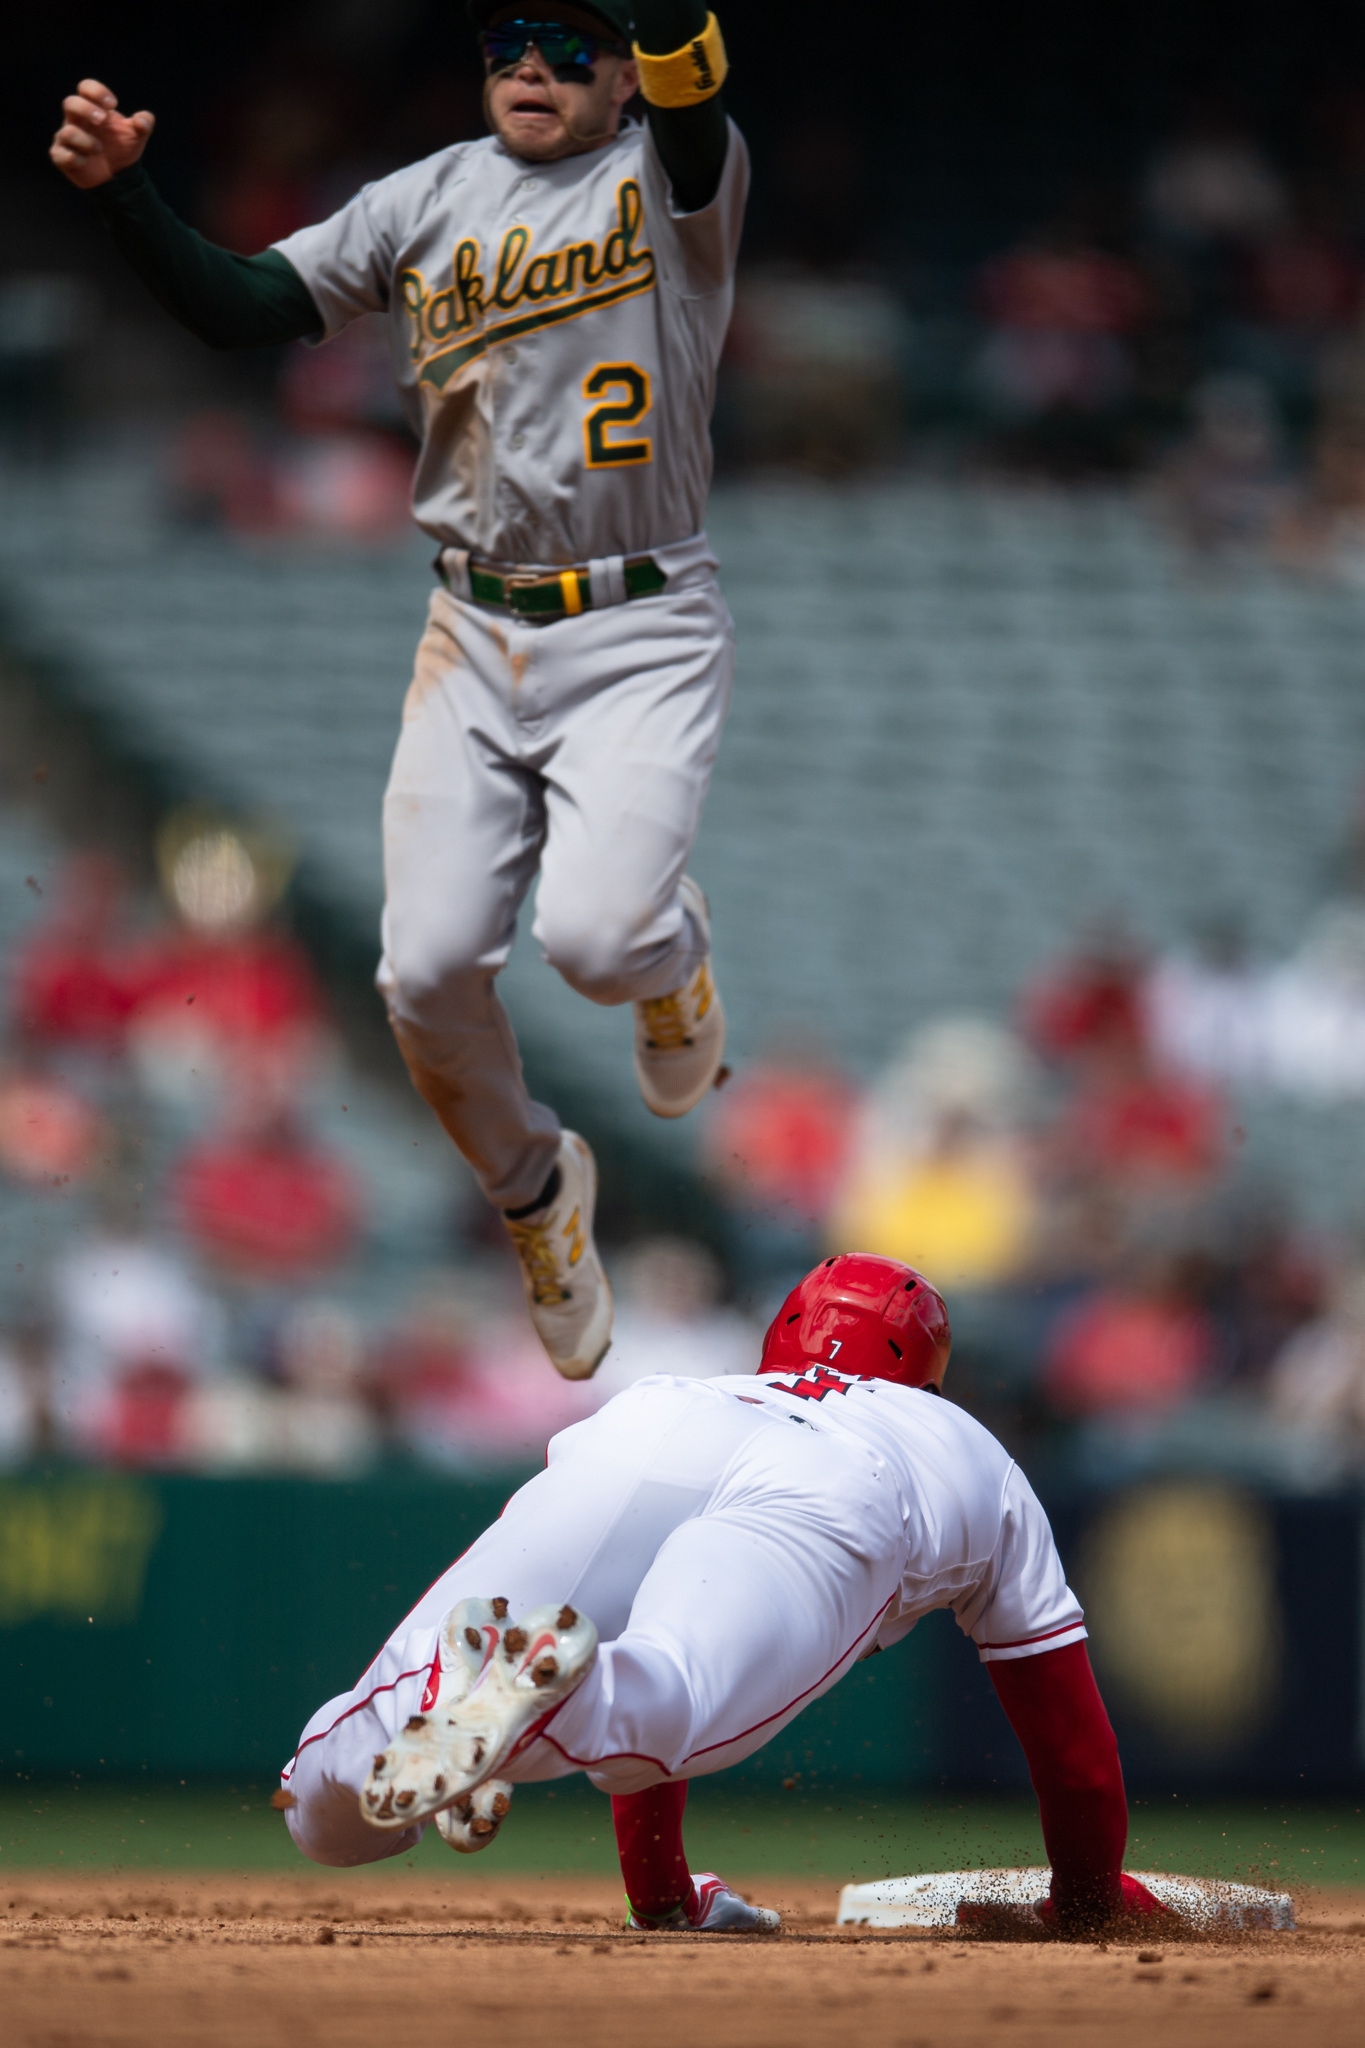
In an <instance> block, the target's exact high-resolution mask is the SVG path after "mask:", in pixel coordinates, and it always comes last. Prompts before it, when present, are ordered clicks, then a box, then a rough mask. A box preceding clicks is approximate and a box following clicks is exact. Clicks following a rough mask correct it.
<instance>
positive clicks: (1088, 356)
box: [975, 223, 1149, 416]
mask: <svg viewBox="0 0 1365 2048" xmlns="http://www.w3.org/2000/svg"><path fill="white" fill-rule="evenodd" d="M981 298H982V304H983V308H984V310H985V313H986V317H987V320H988V321H989V323H990V327H991V334H990V338H989V340H988V341H987V342H986V345H985V347H984V349H983V350H982V352H981V355H980V356H979V358H978V360H977V364H976V369H975V378H976V382H977V384H978V386H979V388H980V389H981V391H982V392H983V393H984V394H985V396H986V397H987V398H988V399H989V400H990V402H991V403H992V404H994V405H995V406H998V407H999V408H1000V409H1001V410H1003V411H1004V412H1006V413H1013V414H1019V415H1024V416H1034V415H1037V414H1042V413H1048V412H1081V413H1095V412H1102V411H1105V410H1106V409H1108V408H1110V407H1113V406H1115V405H1117V404H1118V403H1120V402H1121V401H1122V400H1123V399H1125V398H1127V396H1128V395H1129V392H1130V391H1131V389H1132V382H1133V368H1132V359H1131V357H1130V355H1129V353H1128V350H1127V349H1126V347H1125V346H1124V337H1126V336H1129V335H1131V334H1133V333H1134V332H1135V331H1136V330H1137V329H1138V328H1139V327H1140V326H1141V325H1142V323H1143V321H1144V319H1145V318H1146V316H1147V313H1148V310H1149V305H1148V296H1147V290H1146V287H1145V285H1144V283H1143V279H1142V275H1141V273H1140V272H1139V271H1138V270H1137V268H1136V267H1135V266H1134V265H1133V264H1131V263H1129V262H1127V261H1126V260H1125V259H1124V258H1122V257H1119V256H1113V255H1110V254H1108V253H1107V252H1106V251H1105V250H1103V249H1097V248H1094V247H1091V246H1089V245H1088V244H1087V242H1086V241H1085V240H1084V238H1083V237H1082V236H1081V235H1079V234H1078V233H1077V232H1076V230H1075V229H1074V228H1072V227H1071V226H1070V225H1069V224H1067V223H1060V224H1057V225H1054V226H1052V227H1048V228H1043V229H1040V230H1038V231H1037V232H1036V233H1035V234H1034V235H1033V236H1031V237H1030V238H1029V239H1028V240H1027V241H1026V242H1024V243H1023V244H1022V245H1021V246H1020V247H1019V248H1017V249H1015V250H1013V251H1011V253H1010V254H1009V255H1007V256H1002V257H998V258H997V259H996V261H995V262H994V263H992V264H990V265H988V267H987V269H986V271H985V274H984V276H983V279H982V286H981Z"/></svg>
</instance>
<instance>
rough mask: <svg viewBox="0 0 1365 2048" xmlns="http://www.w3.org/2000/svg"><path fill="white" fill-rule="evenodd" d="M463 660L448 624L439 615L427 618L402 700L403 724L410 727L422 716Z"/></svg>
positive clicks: (458, 644) (460, 649) (462, 653)
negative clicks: (426, 705) (453, 670)
mask: <svg viewBox="0 0 1365 2048" xmlns="http://www.w3.org/2000/svg"><path fill="white" fill-rule="evenodd" d="M463 660H464V651H463V649H462V648H461V646H460V643H459V641H458V640H457V639H456V638H455V635H454V633H453V632H452V631H451V628H450V625H449V623H448V621H447V620H445V619H443V618H441V617H440V616H439V614H437V615H435V616H433V617H432V618H430V619H428V621H427V629H426V631H425V633H423V635H422V637H421V639H420V640H419V641H418V643H417V654H416V657H415V659H414V662H413V671H412V681H411V682H410V683H409V684H408V693H407V696H406V697H405V698H404V699H403V723H404V725H411V724H413V723H414V721H415V720H416V719H418V718H420V717H421V715H422V709H423V706H424V705H425V704H426V701H427V699H428V697H430V696H431V695H432V693H433V692H434V691H436V690H439V689H440V687H441V685H442V683H444V682H445V680H446V678H447V677H448V676H449V674H450V672H451V670H452V669H455V668H458V667H459V665H460V663H461V662H462V661H463Z"/></svg>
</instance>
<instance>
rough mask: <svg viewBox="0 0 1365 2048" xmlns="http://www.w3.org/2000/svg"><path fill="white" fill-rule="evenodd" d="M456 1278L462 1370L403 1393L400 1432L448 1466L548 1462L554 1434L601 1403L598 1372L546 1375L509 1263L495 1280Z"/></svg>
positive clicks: (426, 1458)
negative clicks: (582, 1375) (548, 1446)
mask: <svg viewBox="0 0 1365 2048" xmlns="http://www.w3.org/2000/svg"><path fill="white" fill-rule="evenodd" d="M504 1281H505V1282H506V1285H503V1284H502V1283H503V1282H504ZM457 1284H458V1297H457V1298H460V1297H462V1298H463V1299H462V1307H461V1310H460V1311H459V1314H458V1321H459V1328H460V1338H461V1342H462V1345H463V1347H464V1348H463V1351H462V1355H461V1358H460V1361H459V1370H458V1372H450V1373H449V1374H448V1375H447V1376H446V1377H445V1379H444V1384H442V1382H441V1381H440V1380H439V1379H438V1378H437V1376H436V1375H435V1374H434V1373H432V1374H430V1375H429V1376H428V1377H427V1378H426V1379H425V1381H424V1382H421V1383H419V1384H418V1385H417V1386H415V1387H414V1388H413V1390H412V1393H411V1394H410V1395H409V1396H407V1397H404V1398H403V1399H402V1400H401V1401H400V1403H399V1405H398V1407H397V1409H396V1420H397V1423H398V1427H399V1435H400V1440H401V1441H402V1442H403V1443H404V1444H405V1446H406V1447H407V1448H408V1449H409V1450H410V1451H411V1452H412V1453H413V1454H414V1455H415V1456H417V1457H418V1458H420V1459H421V1460H422V1461H423V1463H425V1464H430V1465H435V1466H437V1467H439V1468H440V1469H442V1470H444V1471H454V1472H481V1471H487V1470H489V1469H496V1468H497V1467H499V1466H506V1465H520V1466H525V1467H527V1468H530V1467H532V1466H536V1465H543V1464H544V1462H545V1446H546V1444H547V1442H548V1441H549V1439H550V1438H551V1437H552V1436H554V1435H556V1434H557V1432H558V1431H559V1430H561V1429H567V1428H568V1427H569V1425H570V1424H571V1423H574V1422H581V1421H582V1420H583V1419H584V1417H585V1416H588V1415H591V1414H592V1413H593V1412H594V1410H595V1409H596V1408H598V1407H600V1406H601V1402H602V1393H601V1388H600V1386H599V1380H598V1378H597V1377H594V1378H593V1379H591V1380H562V1379H560V1378H559V1377H558V1375H557V1374H552V1375H550V1376H548V1377H547V1375H546V1372H545V1353H544V1352H543V1351H542V1350H541V1349H540V1347H539V1345H538V1344H537V1342H536V1340H535V1336H534V1333H533V1332H532V1331H531V1330H530V1327H529V1325H528V1323H527V1321H526V1316H525V1312H524V1311H523V1310H522V1309H521V1307H520V1303H519V1302H517V1301H516V1300H515V1298H514V1292H513V1290H514V1286H515V1282H514V1280H513V1276H512V1275H511V1274H510V1273H507V1272H506V1270H505V1268H500V1269H499V1272H498V1276H497V1279H496V1280H495V1278H494V1275H493V1274H492V1273H491V1272H488V1271H485V1272H484V1273H483V1274H482V1275H478V1274H473V1273H471V1274H464V1275H461V1276H460V1278H459V1280H458V1283H457ZM429 1312H430V1311H429V1310H428V1313H429ZM446 1313H447V1314H448V1313H449V1311H448V1310H447V1311H446ZM381 1355H382V1354H381ZM603 1369H604V1368H601V1367H599V1374H600V1372H601V1371H602V1370H603Z"/></svg>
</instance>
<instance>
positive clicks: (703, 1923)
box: [626, 1870, 782, 1934]
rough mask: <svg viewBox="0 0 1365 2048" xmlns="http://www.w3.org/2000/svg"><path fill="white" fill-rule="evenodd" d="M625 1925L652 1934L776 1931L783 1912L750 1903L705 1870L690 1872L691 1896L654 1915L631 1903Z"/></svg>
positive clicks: (721, 1879) (711, 1872) (756, 1932)
mask: <svg viewBox="0 0 1365 2048" xmlns="http://www.w3.org/2000/svg"><path fill="white" fill-rule="evenodd" d="M626 1926H627V1928H629V1929H631V1930H633V1931H634V1932H636V1933H654V1934H661V1933H662V1934H776V1933H778V1932H779V1931H780V1929H781V1926H782V1915H781V1914H780V1913H775V1912H774V1911H773V1909H772V1907H771V1906H751V1905H749V1904H748V1903H747V1901H746V1900H744V1899H742V1898H741V1897H740V1895H739V1893H738V1892H732V1891H731V1889H730V1887H729V1885H728V1884H726V1883H725V1881H724V1879H723V1878H719V1877H717V1876H716V1874H715V1872H714V1871H711V1870H704V1871H702V1872H701V1874H700V1876H696V1875H694V1876H693V1879H692V1897H691V1899H690V1900H686V1899H685V1900H684V1901H683V1903H682V1904H681V1905H680V1906H675V1907H674V1908H673V1911H672V1912H671V1913H662V1914H660V1915H659V1917H658V1918H657V1919H653V1918H650V1917H649V1916H647V1915H639V1914H637V1913H636V1912H635V1909H634V1907H632V1908H631V1910H630V1912H629V1913H628V1914H627V1916H626Z"/></svg>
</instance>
